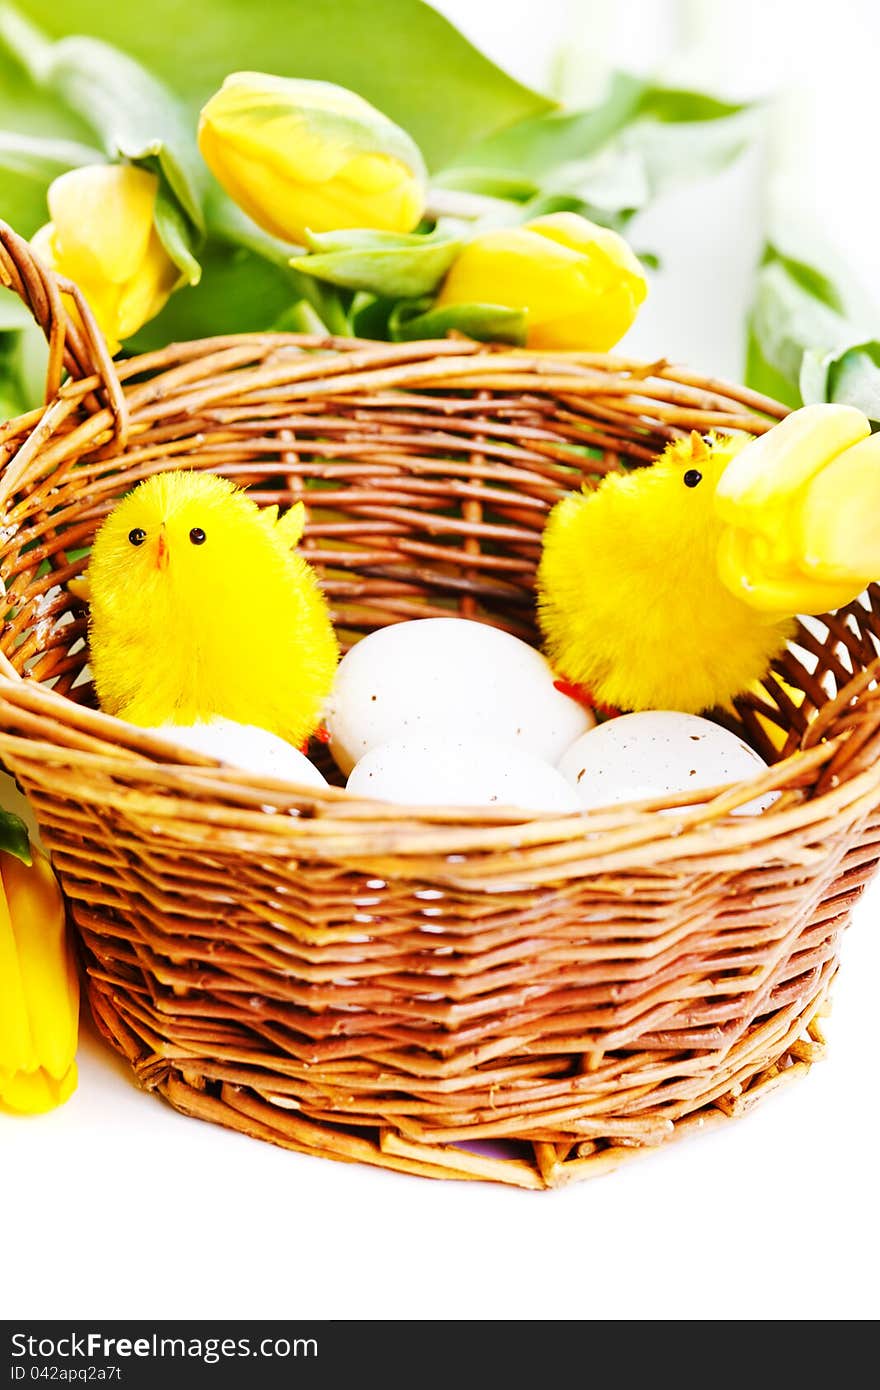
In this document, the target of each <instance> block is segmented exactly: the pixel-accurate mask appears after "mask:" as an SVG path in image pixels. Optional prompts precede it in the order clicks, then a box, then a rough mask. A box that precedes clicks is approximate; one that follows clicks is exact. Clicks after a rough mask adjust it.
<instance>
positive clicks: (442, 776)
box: [346, 729, 581, 813]
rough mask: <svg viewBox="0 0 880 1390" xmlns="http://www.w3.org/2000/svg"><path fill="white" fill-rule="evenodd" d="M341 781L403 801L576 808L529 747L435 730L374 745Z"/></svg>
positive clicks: (362, 792)
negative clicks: (345, 778)
mask: <svg viewBox="0 0 880 1390" xmlns="http://www.w3.org/2000/svg"><path fill="white" fill-rule="evenodd" d="M346 786H347V788H348V790H349V791H351V792H355V793H357V795H358V796H364V797H369V798H370V799H371V800H376V801H394V802H398V803H399V804H403V805H409V806H515V807H518V808H519V809H521V810H526V811H558V812H562V813H567V812H569V811H579V810H580V809H581V806H580V802H579V800H578V796H577V793H576V792H575V790H574V788H573V787H572V786H571V785H570V784H569V783H568V782H567V781H566V780H565V778H564V777H563V776H562V774H561V772H558V771H557V769H556V768H555V767H553V766H552V765H551V764H550V763H548V762H547V761H546V760H545V759H543V758H540V757H538V755H537V754H536V753H532V752H531V751H530V750H529V749H527V748H523V747H521V746H520V745H519V744H516V743H507V742H504V741H503V740H501V739H488V738H485V737H484V736H483V735H462V736H459V737H458V738H453V737H448V736H446V735H445V734H444V733H443V731H442V730H435V729H426V730H423V731H421V732H420V733H417V734H411V735H408V736H407V737H405V738H400V739H391V740H389V741H388V742H387V743H380V744H377V745H376V747H375V748H371V749H370V751H369V752H368V753H365V754H364V756H363V757H362V758H361V759H360V761H359V762H357V763H356V764H355V766H354V768H353V769H352V771H351V773H350V774H349V778H348V782H347V783H346Z"/></svg>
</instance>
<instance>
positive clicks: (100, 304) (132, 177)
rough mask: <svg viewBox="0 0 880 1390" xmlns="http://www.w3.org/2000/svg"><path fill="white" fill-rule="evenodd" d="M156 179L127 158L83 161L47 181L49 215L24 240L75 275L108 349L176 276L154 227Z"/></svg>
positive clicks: (158, 301)
mask: <svg viewBox="0 0 880 1390" xmlns="http://www.w3.org/2000/svg"><path fill="white" fill-rule="evenodd" d="M158 187H159V181H158V179H157V178H156V176H155V174H151V173H149V172H148V171H147V170H146V169H139V168H137V167H135V166H134V165H132V164H88V165H85V166H84V167H83V168H80V169H71V170H70V172H69V173H67V174H62V175H61V176H60V178H57V179H55V181H54V182H53V183H52V184H51V185H50V187H49V193H48V201H49V214H50V216H51V219H52V220H51V221H50V222H48V223H46V225H45V226H44V227H41V228H40V230H39V231H38V232H37V233H36V234H35V235H34V237H33V238H32V242H31V244H32V246H33V248H34V250H35V252H36V253H37V255H38V256H39V257H40V259H41V260H42V261H44V262H45V263H46V264H47V265H48V266H50V268H51V269H53V270H56V271H58V273H59V274H61V275H66V276H67V277H68V278H69V279H71V280H73V281H75V283H76V284H77V286H78V287H79V288H80V289H81V290H82V292H83V294H84V295H85V297H86V299H87V300H88V302H89V306H90V308H91V310H92V312H93V313H94V315H95V318H96V319H97V321H98V326H99V327H100V329H101V331H102V333H103V334H104V336H105V338H106V339H107V346H108V347H109V349H110V352H111V353H115V352H118V351H119V348H120V346H121V344H122V343H123V342H124V340H125V339H126V338H130V337H131V335H132V334H133V333H136V332H137V330H138V329H139V328H140V327H141V326H142V325H143V324H145V323H146V322H147V321H148V320H149V319H151V318H154V317H155V316H156V314H158V313H159V310H160V309H162V308H163V307H164V305H165V303H166V301H167V300H168V298H169V296H170V294H171V292H172V290H173V289H174V288H175V286H176V284H177V283H178V280H179V271H178V269H177V267H176V266H175V264H174V262H173V261H172V259H171V257H170V256H169V255H168V253H167V251H166V250H165V248H164V246H163V245H162V242H161V240H160V238H159V234H158V232H157V231H156V227H155V223H154V220H153V215H154V211H155V205H156V193H157V190H158Z"/></svg>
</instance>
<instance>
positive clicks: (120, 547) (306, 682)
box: [79, 470, 339, 746]
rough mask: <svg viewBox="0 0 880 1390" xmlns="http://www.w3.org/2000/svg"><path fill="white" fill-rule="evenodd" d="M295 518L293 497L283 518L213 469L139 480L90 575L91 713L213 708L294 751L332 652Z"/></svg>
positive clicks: (133, 715) (145, 720)
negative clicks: (297, 549)
mask: <svg viewBox="0 0 880 1390" xmlns="http://www.w3.org/2000/svg"><path fill="white" fill-rule="evenodd" d="M304 519H305V513H304V508H303V506H302V503H297V505H296V506H294V507H291V508H290V509H289V511H288V512H287V513H286V514H285V515H284V516H282V517H281V518H280V520H279V517H278V508H277V507H267V508H265V509H262V510H261V509H260V508H259V507H258V506H257V504H256V503H255V502H254V501H253V499H252V498H250V497H248V496H247V494H246V493H245V492H243V491H242V490H241V489H240V488H238V487H236V486H235V485H234V484H233V483H231V482H229V481H228V480H227V479H225V478H220V477H217V476H215V475H214V474H209V473H199V472H185V471H183V470H180V471H172V472H166V473H159V474H156V475H155V476H154V477H152V478H148V479H146V480H145V481H144V482H142V483H140V484H138V486H137V487H135V488H134V490H133V491H132V492H130V493H129V494H128V495H127V496H126V497H125V498H123V500H122V501H121V502H120V503H118V505H117V506H116V507H115V508H114V510H113V511H112V512H111V513H110V515H109V516H108V517H107V518H106V519H105V521H104V522H103V523H102V525H101V526H100V528H99V529H98V532H97V535H96V536H95V541H94V545H93V548H92V553H91V556H90V558H89V565H88V570H87V575H86V579H87V587H86V590H85V596H87V597H88V600H89V604H90V612H89V645H90V664H91V668H92V674H93V678H94V682H95V689H96V692H97V696H98V701H99V703H100V705H101V708H102V709H103V710H105V711H106V712H107V713H109V714H114V715H118V716H119V718H121V719H125V720H128V721H129V722H130V723H132V724H138V725H141V726H155V725H159V724H164V723H166V722H173V723H177V724H194V723H197V722H198V721H200V720H207V719H210V718H211V717H213V716H222V717H225V718H227V719H232V720H236V721H238V722H240V723H243V724H255V725H258V726H260V727H261V728H264V729H268V730H270V731H271V732H273V733H275V734H278V735H279V736H280V737H281V738H285V739H287V740H289V742H291V743H293V744H295V745H297V746H301V745H302V744H303V743H304V742H305V741H306V739H307V738H308V737H309V736H310V735H311V734H312V733H313V732H314V731H315V729H316V727H317V725H318V723H319V720H320V715H321V708H322V705H323V702H324V700H325V698H326V695H327V693H328V691H329V689H330V686H331V684H332V681H333V676H334V673H335V670H336V665H337V662H338V660H339V648H338V644H337V640H336V635H335V632H334V630H333V625H332V622H331V619H330V615H329V610H328V608H327V605H326V601H325V599H324V596H323V594H322V593H321V590H320V588H319V586H318V581H317V577H316V576H315V574H314V572H313V570H312V569H311V567H310V566H309V565H308V564H307V562H306V561H305V560H304V559H303V558H302V556H300V555H297V554H294V553H293V551H292V547H293V546H294V545H295V544H296V542H297V541H298V540H299V538H300V535H301V534H302V529H303V524H304ZM79 592H80V593H83V590H82V588H81V589H80V591H79Z"/></svg>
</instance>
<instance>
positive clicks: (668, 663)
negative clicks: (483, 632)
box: [536, 435, 794, 713]
mask: <svg viewBox="0 0 880 1390" xmlns="http://www.w3.org/2000/svg"><path fill="white" fill-rule="evenodd" d="M740 447H741V443H740V441H737V440H734V439H733V438H727V439H723V440H722V439H717V440H712V441H710V442H709V443H706V442H705V441H704V440H703V439H702V438H701V437H700V436H699V435H696V436H694V437H692V438H691V439H688V440H685V441H681V442H678V443H676V444H674V445H672V446H670V447H669V448H668V449H667V450H666V451H665V453H664V454H663V455H662V456H661V457H660V458H659V459H658V460H657V462H655V463H654V464H653V465H652V466H651V467H650V468H638V469H635V470H633V471H631V472H628V473H620V474H617V473H613V474H609V475H607V476H606V477H605V478H604V479H603V480H602V482H601V484H600V485H599V486H598V487H597V488H596V489H595V490H593V491H590V492H586V491H585V492H583V493H570V494H569V495H567V496H566V497H564V498H563V499H562V500H561V501H560V502H558V503H557V504H556V505H555V506H554V508H553V509H552V511H551V513H550V515H549V517H548V520H547V525H546V528H545V531H544V536H543V546H542V554H541V559H540V563H539V567H538V574H537V580H536V592H537V601H538V622H539V626H540V628H541V631H542V634H543V638H544V651H545V654H546V655H547V657H548V659H549V661H550V662H551V664H552V665H553V667H554V668H555V670H556V671H557V672H558V673H559V675H560V676H562V677H563V678H564V679H565V680H567V681H569V682H571V683H572V684H575V685H580V686H583V687H585V688H586V689H587V690H588V691H589V692H590V693H591V695H592V696H593V698H594V699H595V700H596V701H597V702H598V703H601V704H607V705H611V706H614V707H615V708H617V709H620V710H640V709H676V710H681V711H684V712H686V713H699V712H700V711H703V710H708V709H711V708H713V707H715V706H716V705H720V704H723V703H724V702H725V701H727V700H729V699H730V698H732V697H733V696H734V695H736V694H739V693H740V692H741V691H743V690H746V689H747V688H748V687H749V686H750V685H752V684H753V683H754V682H755V681H758V680H760V679H761V677H762V676H763V675H764V674H765V673H766V671H767V669H768V666H769V664H770V662H771V660H772V659H773V657H774V656H776V655H777V654H778V653H779V652H780V651H781V650H782V649H783V647H784V646H785V643H786V641H787V639H788V637H789V636H790V635H791V633H792V631H793V628H794V624H793V622H790V621H789V620H788V619H785V618H782V619H780V620H778V621H768V620H767V619H766V618H763V617H761V616H759V615H756V614H755V612H754V611H753V610H752V609H750V608H749V607H748V606H747V605H746V604H745V603H743V602H741V601H740V600H739V599H738V598H736V597H735V596H734V595H733V594H732V593H731V592H730V590H729V589H727V588H726V587H725V585H724V584H723V583H722V581H721V579H720V577H719V575H718V566H717V561H716V555H717V550H718V543H719V538H720V534H721V529H722V527H721V522H720V521H718V519H717V517H716V515H715V511H714V508H713V495H714V491H715V486H716V484H717V482H718V479H719V478H720V476H721V473H722V472H723V470H724V468H725V467H726V465H727V464H728V463H729V462H730V460H731V458H732V457H733V455H734V453H735V452H736V451H737V450H738V449H739V448H740ZM687 473H690V474H691V480H693V475H694V473H696V474H698V475H699V482H698V483H695V484H693V485H691V486H689V485H687V484H686V483H685V475H686V474H687Z"/></svg>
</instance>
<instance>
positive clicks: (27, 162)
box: [0, 130, 104, 194]
mask: <svg viewBox="0 0 880 1390" xmlns="http://www.w3.org/2000/svg"><path fill="white" fill-rule="evenodd" d="M103 163H104V156H103V154H102V153H101V151H100V150H96V149H93V148H92V147H91V146H90V145H80V144H79V143H78V142H77V141H75V140H60V139H52V138H51V137H49V136H45V135H23V134H20V133H19V132H18V131H14V130H0V169H2V170H3V171H4V173H10V174H18V175H20V176H21V177H22V178H28V179H32V180H33V181H34V182H35V183H41V184H43V185H44V186H45V187H48V186H49V184H50V183H51V182H52V180H53V179H56V178H58V176H59V174H65V173H67V171H68V169H78V168H80V166H81V165H83V164H103ZM4 194H5V187H4Z"/></svg>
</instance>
